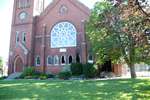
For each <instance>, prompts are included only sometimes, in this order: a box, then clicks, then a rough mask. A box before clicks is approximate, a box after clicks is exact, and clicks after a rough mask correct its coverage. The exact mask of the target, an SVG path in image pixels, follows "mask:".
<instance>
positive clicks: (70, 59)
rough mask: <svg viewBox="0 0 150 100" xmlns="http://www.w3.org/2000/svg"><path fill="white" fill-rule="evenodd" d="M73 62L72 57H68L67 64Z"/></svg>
mask: <svg viewBox="0 0 150 100" xmlns="http://www.w3.org/2000/svg"><path fill="white" fill-rule="evenodd" d="M72 62H73V58H72V56H69V64H71V63H72Z"/></svg>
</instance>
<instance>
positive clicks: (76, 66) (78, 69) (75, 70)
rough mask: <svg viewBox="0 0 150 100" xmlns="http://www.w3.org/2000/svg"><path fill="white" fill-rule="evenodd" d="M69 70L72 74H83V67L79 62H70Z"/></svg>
mask: <svg viewBox="0 0 150 100" xmlns="http://www.w3.org/2000/svg"><path fill="white" fill-rule="evenodd" d="M71 72H72V75H74V76H79V75H82V74H83V68H82V64H81V63H73V64H71Z"/></svg>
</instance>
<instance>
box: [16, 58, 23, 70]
mask: <svg viewBox="0 0 150 100" xmlns="http://www.w3.org/2000/svg"><path fill="white" fill-rule="evenodd" d="M22 71H23V61H22V59H21V58H20V57H19V56H18V57H16V59H15V61H14V73H15V72H22Z"/></svg>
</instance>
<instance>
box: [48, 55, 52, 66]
mask: <svg viewBox="0 0 150 100" xmlns="http://www.w3.org/2000/svg"><path fill="white" fill-rule="evenodd" d="M53 62H54V60H53V56H48V57H47V65H52V64H53Z"/></svg>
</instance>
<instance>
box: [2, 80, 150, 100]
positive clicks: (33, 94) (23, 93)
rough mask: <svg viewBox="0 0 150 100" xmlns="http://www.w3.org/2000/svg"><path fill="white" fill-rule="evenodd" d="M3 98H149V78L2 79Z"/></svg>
mask: <svg viewBox="0 0 150 100" xmlns="http://www.w3.org/2000/svg"><path fill="white" fill-rule="evenodd" d="M0 100H150V79H136V80H132V79H122V80H103V81H102V80H101V81H40V80H13V81H0Z"/></svg>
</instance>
